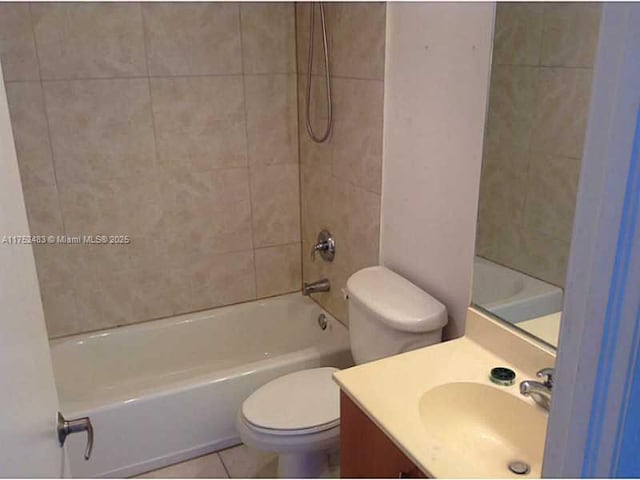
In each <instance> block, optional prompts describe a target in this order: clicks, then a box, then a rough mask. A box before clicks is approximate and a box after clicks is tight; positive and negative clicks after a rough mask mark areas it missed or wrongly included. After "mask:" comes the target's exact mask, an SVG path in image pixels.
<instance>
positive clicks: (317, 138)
mask: <svg viewBox="0 0 640 480" xmlns="http://www.w3.org/2000/svg"><path fill="white" fill-rule="evenodd" d="M318 5H319V7H320V23H321V25H322V48H323V50H324V76H325V82H326V85H327V88H326V99H327V125H326V129H325V131H324V133H323V134H322V135H320V136H318V135H316V133H315V132H314V131H313V126H312V125H311V115H310V113H311V78H312V75H311V70H312V68H313V44H314V37H315V5H314V4H313V3H311V5H310V6H309V8H310V13H309V54H308V61H307V95H306V100H307V112H306V113H307V115H306V117H307V132H308V133H309V136H310V137H311V140H313V141H314V142H316V143H323V142H325V141H326V140H327V139H328V138H329V135H331V129H332V127H333V108H332V101H331V71H330V70H329V45H328V43H327V24H326V21H325V15H324V5H323V4H322V2H319V3H318Z"/></svg>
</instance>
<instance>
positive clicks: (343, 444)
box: [340, 391, 427, 478]
mask: <svg viewBox="0 0 640 480" xmlns="http://www.w3.org/2000/svg"><path fill="white" fill-rule="evenodd" d="M340 450H341V454H340V458H341V460H340V462H341V463H340V474H341V475H340V476H341V477H342V478H427V477H426V476H425V475H424V474H423V473H422V471H421V470H420V469H419V468H418V467H417V466H416V465H415V464H414V463H413V462H412V461H411V460H410V459H409V458H408V457H407V456H406V455H405V454H404V453H402V451H401V450H400V449H399V448H398V447H396V446H395V444H394V443H393V442H392V441H391V440H390V439H389V437H387V436H386V435H385V434H384V432H383V431H382V430H380V429H379V428H378V427H377V425H376V424H375V423H373V422H372V421H371V420H370V419H369V417H367V415H366V414H365V413H364V412H363V411H362V410H360V408H359V407H358V406H357V405H356V404H355V403H354V402H353V400H351V399H350V398H349V397H348V396H347V395H346V394H345V393H344V392H343V391H341V392H340Z"/></svg>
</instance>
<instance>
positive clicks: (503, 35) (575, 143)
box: [477, 3, 600, 286]
mask: <svg viewBox="0 0 640 480" xmlns="http://www.w3.org/2000/svg"><path fill="white" fill-rule="evenodd" d="M599 22H600V4H598V3H537V4H536V3H498V5H497V10H496V26H495V39H494V51H493V67H492V75H491V87H490V89H491V91H490V99H489V112H488V116H487V129H486V134H485V144H484V155H483V162H482V163H483V165H482V177H481V178H482V179H481V183H480V207H479V218H478V238H477V252H478V254H479V255H481V256H484V257H486V258H489V259H490V260H493V261H496V262H498V263H501V264H503V265H506V266H508V267H511V268H514V269H516V270H520V271H523V272H525V273H527V274H529V275H532V276H534V277H538V278H541V279H542V280H545V281H547V282H550V283H553V284H555V285H558V286H563V285H564V278H565V275H566V268H567V261H568V255H569V244H570V241H571V232H572V226H573V214H574V207H575V199H576V191H577V186H578V177H579V174H580V163H581V159H582V146H583V143H584V135H585V129H586V123H587V114H588V109H589V97H590V93H591V77H592V70H593V61H594V58H595V53H596V45H597V41H598V27H599Z"/></svg>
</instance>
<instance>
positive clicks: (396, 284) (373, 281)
mask: <svg viewBox="0 0 640 480" xmlns="http://www.w3.org/2000/svg"><path fill="white" fill-rule="evenodd" d="M347 292H348V293H349V298H355V299H356V300H358V301H359V302H360V303H362V304H363V305H364V306H365V307H366V308H367V309H369V310H371V312H372V313H373V314H375V315H378V316H379V317H380V319H381V320H382V321H383V322H384V323H386V324H387V325H389V326H390V327H393V328H396V329H398V330H402V331H405V332H429V331H432V330H437V329H439V328H442V327H444V326H445V325H446V324H447V309H446V307H445V306H444V305H443V304H442V303H440V302H439V301H438V300H436V299H435V298H433V297H432V296H431V295H429V294H428V293H427V292H425V291H424V290H422V289H421V288H419V287H417V286H416V285H414V284H413V283H411V282H410V281H409V280H407V279H406V278H404V277H401V276H400V275H398V274H397V273H395V272H392V271H391V270H389V269H388V268H386V267H383V266H376V267H368V268H364V269H362V270H359V271H357V272H356V273H354V274H353V275H351V277H349V280H347Z"/></svg>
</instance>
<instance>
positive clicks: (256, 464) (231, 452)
mask: <svg viewBox="0 0 640 480" xmlns="http://www.w3.org/2000/svg"><path fill="white" fill-rule="evenodd" d="M329 465H330V468H331V469H330V472H329V478H339V477H340V456H339V454H334V455H331V456H330V457H329ZM277 473H278V457H277V455H275V454H273V453H266V452H261V451H258V450H254V449H252V448H249V447H247V446H246V445H237V446H235V447H231V448H228V449H226V450H221V451H219V452H215V453H210V454H209V455H203V456H202V457H197V458H193V459H191V460H187V461H185V462H182V463H176V464H175V465H170V466H168V467H164V468H159V469H158V470H153V471H151V472H147V473H143V474H142V475H139V476H138V478H276V477H277Z"/></svg>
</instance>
